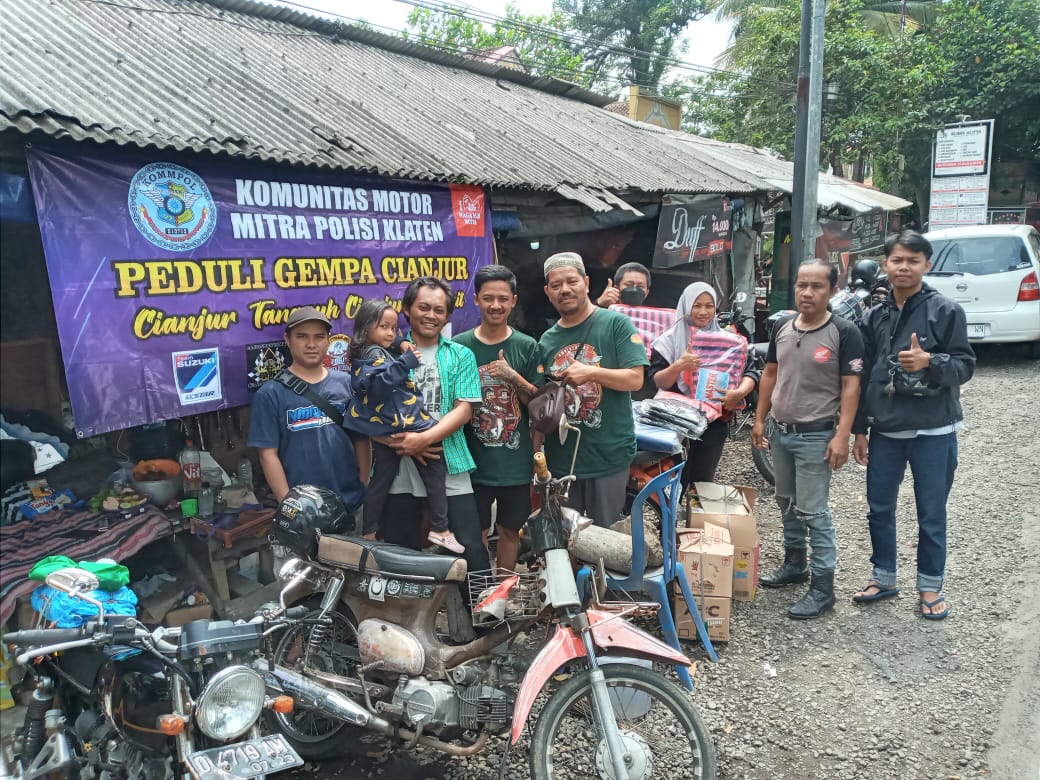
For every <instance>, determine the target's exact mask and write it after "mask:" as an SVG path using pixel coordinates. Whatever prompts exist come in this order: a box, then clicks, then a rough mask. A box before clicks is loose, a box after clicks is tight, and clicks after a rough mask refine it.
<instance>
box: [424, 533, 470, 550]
mask: <svg viewBox="0 0 1040 780" xmlns="http://www.w3.org/2000/svg"><path fill="white" fill-rule="evenodd" d="M426 538H427V539H428V540H429V541H431V542H433V543H434V544H436V545H439V546H441V547H443V548H444V549H445V550H450V551H451V552H453V553H455V554H456V555H462V553H464V552H466V548H465V547H463V546H462V545H461V544H459V540H458V539H456V538H455V534H453V533H452V532H451V531H448V533H446V534H444V535H443V536H442V535H440V534H438V533H437V532H436V531H430V533H429V534H428V535H427V536H426Z"/></svg>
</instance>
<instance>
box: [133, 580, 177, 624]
mask: <svg viewBox="0 0 1040 780" xmlns="http://www.w3.org/2000/svg"><path fill="white" fill-rule="evenodd" d="M183 591H184V587H183V586H182V585H180V584H179V583H177V582H164V583H163V584H162V585H161V586H160V587H159V589H158V590H157V591H155V593H153V594H152V595H150V596H148V597H147V598H143V599H141V601H140V603H138V605H137V617H138V619H139V620H140V621H141V622H142V623H145V624H146V625H149V626H158V625H161V624H163V619H164V618H165V617H166V613H167V612H169V611H170V610H171V609H173V607H175V606H177V605H178V604H179V603H180V601H181V598H182V597H183V596H184V592H183ZM167 625H168V624H167Z"/></svg>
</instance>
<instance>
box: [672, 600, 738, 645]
mask: <svg viewBox="0 0 1040 780" xmlns="http://www.w3.org/2000/svg"><path fill="white" fill-rule="evenodd" d="M694 598H695V599H696V600H697V609H698V611H699V612H700V613H701V620H703V621H704V625H706V626H707V627H708V638H709V639H710V640H711V641H712V642H728V641H729V608H730V599H720V598H714V597H712V596H694ZM673 614H674V617H675V630H676V632H677V633H678V634H679V638H680V639H693V640H696V639H697V638H698V637H697V625H696V624H695V623H694V622H693V617H692V616H691V615H690V610H688V609H687V608H686V600H685V599H683V597H682V594H681V593H676V594H675V610H674V612H673Z"/></svg>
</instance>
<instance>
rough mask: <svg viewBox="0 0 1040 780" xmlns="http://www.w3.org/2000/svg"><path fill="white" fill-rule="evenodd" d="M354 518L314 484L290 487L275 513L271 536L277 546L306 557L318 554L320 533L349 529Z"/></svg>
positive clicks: (333, 497)
mask: <svg viewBox="0 0 1040 780" xmlns="http://www.w3.org/2000/svg"><path fill="white" fill-rule="evenodd" d="M352 523H353V518H352V516H351V515H350V513H349V512H347V508H346V507H345V506H344V505H343V501H342V499H340V497H339V496H338V495H336V494H335V493H334V492H332V491H331V490H327V489H326V488H323V487H317V486H316V485H297V486H296V487H292V488H289V492H288V493H286V494H285V498H283V499H282V501H281V503H280V504H278V509H277V511H276V512H275V514H274V524H273V525H272V526H271V534H272V535H273V536H274V539H275V541H276V542H277V543H278V544H281V545H283V546H284V547H287V548H288V549H290V550H292V551H293V552H294V553H296V554H297V555H303V556H306V557H308V558H312V557H314V555H316V554H317V552H318V536H319V535H320V534H336V533H342V532H344V531H347V530H350V529H351V526H352Z"/></svg>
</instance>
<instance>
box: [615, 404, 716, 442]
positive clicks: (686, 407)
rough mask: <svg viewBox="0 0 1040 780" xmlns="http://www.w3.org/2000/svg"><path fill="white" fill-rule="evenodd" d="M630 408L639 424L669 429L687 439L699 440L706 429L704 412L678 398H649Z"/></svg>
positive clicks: (706, 422) (706, 419) (706, 423)
mask: <svg viewBox="0 0 1040 780" xmlns="http://www.w3.org/2000/svg"><path fill="white" fill-rule="evenodd" d="M670 395H677V394H670ZM632 407H633V409H635V412H636V415H637V418H638V419H639V420H640V421H641V422H645V423H648V424H649V425H659V426H661V427H663V428H671V429H672V430H674V431H676V432H677V433H678V434H679V435H681V436H684V437H686V438H687V439H699V438H700V437H701V434H702V433H704V429H705V428H707V427H708V418H707V417H705V415H704V412H702V411H701V410H700V409H698V408H697V407H696V406H693V405H692V404H691V403H689V402H685V401H683V400H681V399H680V398H678V397H675V398H651V399H648V400H645V401H638V402H636V403H634V404H632Z"/></svg>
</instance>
